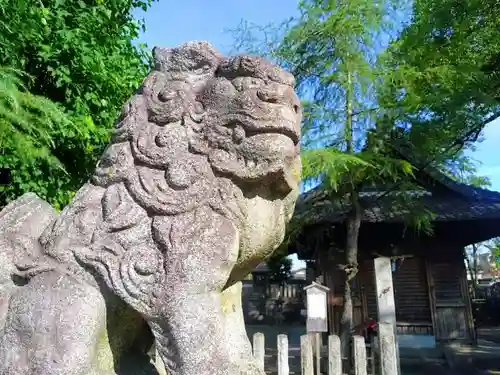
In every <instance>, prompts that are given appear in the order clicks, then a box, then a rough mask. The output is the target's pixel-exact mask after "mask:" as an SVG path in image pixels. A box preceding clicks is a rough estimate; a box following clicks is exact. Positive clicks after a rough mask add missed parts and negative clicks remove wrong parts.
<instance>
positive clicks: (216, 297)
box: [151, 285, 264, 375]
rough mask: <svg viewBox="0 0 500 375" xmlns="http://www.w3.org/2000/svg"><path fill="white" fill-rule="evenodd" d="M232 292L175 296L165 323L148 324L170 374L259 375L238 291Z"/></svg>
mask: <svg viewBox="0 0 500 375" xmlns="http://www.w3.org/2000/svg"><path fill="white" fill-rule="evenodd" d="M233 287H234V288H235V290H229V291H228V293H226V292H224V293H206V294H199V295H196V296H195V295H190V296H187V295H184V296H176V298H174V299H173V300H172V304H171V305H169V306H168V311H169V314H168V315H167V316H166V319H164V320H163V322H153V323H152V324H151V326H152V329H153V332H154V335H155V337H156V340H157V341H156V342H157V345H158V351H159V352H160V355H161V356H162V358H163V360H164V362H165V365H166V367H167V373H168V374H169V375H264V372H263V371H261V370H259V369H258V367H257V365H256V363H255V361H254V359H253V356H252V353H251V346H250V342H249V341H248V338H247V337H246V333H245V328H244V326H243V314H242V312H241V302H240V301H239V300H238V298H239V299H241V287H240V286H239V285H235V286H233ZM233 287H232V288H233ZM165 322H167V323H165ZM168 322H170V324H169V323H168Z"/></svg>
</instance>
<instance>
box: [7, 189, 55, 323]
mask: <svg viewBox="0 0 500 375" xmlns="http://www.w3.org/2000/svg"><path fill="white" fill-rule="evenodd" d="M57 215H58V214H57V211H56V210H55V209H54V208H53V207H52V206H51V205H49V204H48V203H47V202H45V201H44V200H43V199H40V198H39V197H38V196H37V195H35V194H33V193H27V194H24V195H23V196H22V197H20V198H18V199H16V200H15V201H13V202H11V203H9V204H8V205H7V206H5V207H4V209H3V210H2V211H0V330H1V329H2V327H3V324H4V319H5V314H6V312H7V308H8V301H9V297H10V294H11V293H12V291H13V289H14V288H15V287H16V286H17V284H18V283H17V281H16V277H15V275H17V274H18V271H19V269H18V265H20V264H26V263H29V262H35V260H36V259H37V258H39V257H40V256H41V255H42V247H41V245H40V243H39V241H38V239H39V238H40V236H41V235H42V233H43V231H44V230H45V228H47V226H49V225H50V224H51V223H52V222H53V221H54V220H55V219H56V218H57Z"/></svg>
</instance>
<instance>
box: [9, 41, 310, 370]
mask: <svg viewBox="0 0 500 375" xmlns="http://www.w3.org/2000/svg"><path fill="white" fill-rule="evenodd" d="M153 54H154V61H155V67H154V69H153V71H152V72H151V73H150V74H149V76H148V77H147V78H146V79H145V81H144V82H143V84H142V86H141V88H140V89H139V91H138V92H137V93H136V94H135V95H134V96H133V97H132V98H131V99H130V101H129V102H128V103H127V104H126V105H125V107H124V109H123V113H122V115H121V117H120V119H119V121H118V123H117V125H116V131H115V133H114V135H113V137H112V140H111V143H110V145H109V146H108V148H107V149H106V151H105V152H104V155H103V156H102V158H101V160H100V161H99V163H98V165H97V167H96V170H95V173H94V175H93V176H92V178H91V180H90V181H89V182H88V183H87V184H85V185H84V186H83V187H82V188H81V189H80V190H79V191H78V193H77V194H76V196H75V197H74V199H73V201H72V202H71V203H70V204H69V205H68V206H67V207H66V208H65V209H64V211H63V212H62V213H61V214H60V215H57V213H56V212H55V211H54V210H53V209H52V208H51V207H50V206H48V205H47V204H46V203H45V202H43V201H41V200H40V199H39V198H38V197H36V196H35V195H33V194H26V195H25V196H23V197H21V198H19V199H18V200H16V201H14V202H13V203H11V204H9V205H8V206H7V207H5V209H4V210H3V211H2V212H1V213H0V238H1V240H0V269H1V270H2V271H3V272H2V274H1V275H0V277H1V279H0V282H1V284H0V374H2V375H98V374H99V375H111V374H132V373H134V372H133V370H132V368H133V367H134V366H136V367H141V370H140V371H142V372H141V373H145V372H144V371H146V369H149V370H148V371H150V372H149V373H151V374H155V373H158V372H157V370H155V369H154V368H152V367H151V365H149V363H148V360H147V359H145V358H147V357H146V355H145V354H146V351H147V350H148V349H149V346H151V343H152V342H153V340H152V337H154V339H155V342H156V346H157V350H158V352H159V354H160V356H161V359H162V360H163V363H164V365H165V367H166V368H167V372H168V374H169V375H177V374H178V375H223V374H224V375H225V374H228V375H229V374H231V375H235V374H248V375H251V374H263V371H262V370H260V369H258V368H257V366H256V365H255V363H254V360H253V358H252V355H251V350H250V343H249V342H248V339H247V338H246V334H245V327H244V322H243V314H242V310H241V284H240V283H239V281H240V280H241V279H242V278H243V277H244V276H246V275H247V274H248V272H250V271H251V270H252V269H253V268H254V267H255V266H256V265H257V264H259V263H260V262H261V261H262V260H263V259H265V258H266V257H267V256H268V255H270V254H271V252H272V251H273V250H274V249H275V248H276V247H277V246H278V245H279V244H280V243H281V241H282V240H283V236H284V231H285V225H286V222H287V221H288V220H289V219H290V217H291V215H292V213H293V208H294V205H295V201H296V199H297V196H298V184H299V180H300V158H299V141H300V121H301V113H300V102H299V99H298V98H297V96H296V94H295V92H294V90H293V85H294V79H293V77H292V75H290V74H289V73H287V72H285V71H283V70H282V69H280V68H278V67H276V66H274V65H272V64H270V63H269V62H267V61H266V60H263V59H261V58H258V57H251V56H237V57H234V58H227V57H224V56H222V55H220V54H219V53H218V52H217V51H216V50H215V49H214V48H213V47H211V46H210V45H209V44H207V43H205V42H193V43H187V44H184V45H182V46H181V47H179V48H173V49H161V48H155V49H154V51H153ZM151 334H152V335H151ZM132 363H133V364H132ZM148 366H149V367H148ZM159 371H160V373H161V369H160V370H159Z"/></svg>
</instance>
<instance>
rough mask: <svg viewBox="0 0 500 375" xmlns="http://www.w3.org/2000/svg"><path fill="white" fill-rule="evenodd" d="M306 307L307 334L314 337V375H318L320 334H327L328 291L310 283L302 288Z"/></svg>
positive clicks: (323, 287)
mask: <svg viewBox="0 0 500 375" xmlns="http://www.w3.org/2000/svg"><path fill="white" fill-rule="evenodd" d="M304 290H305V291H306V301H307V303H306V306H307V322H306V329H307V333H308V334H310V335H311V336H315V345H314V346H315V349H316V350H315V353H316V366H315V367H316V375H320V374H321V371H320V363H321V333H322V332H328V309H327V293H328V291H329V290H330V289H329V288H327V287H326V286H324V285H321V284H319V283H316V282H314V281H313V282H312V283H311V284H310V285H308V286H306V287H305V288H304Z"/></svg>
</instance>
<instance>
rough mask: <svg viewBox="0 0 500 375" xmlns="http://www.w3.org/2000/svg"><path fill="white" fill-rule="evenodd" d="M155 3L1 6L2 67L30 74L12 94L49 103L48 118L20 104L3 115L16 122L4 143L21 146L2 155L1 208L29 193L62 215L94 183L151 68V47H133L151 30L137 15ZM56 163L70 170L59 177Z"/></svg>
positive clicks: (56, 1)
mask: <svg viewBox="0 0 500 375" xmlns="http://www.w3.org/2000/svg"><path fill="white" fill-rule="evenodd" d="M152 1H154V0H113V1H93V2H88V1H70V0H48V1H43V2H42V1H27V0H22V1H17V0H16V1H14V0H3V1H1V2H0V51H1V52H2V53H1V54H0V66H4V67H12V68H14V69H16V70H18V71H20V72H22V73H23V74H22V75H21V76H18V77H17V78H16V79H17V83H19V84H22V86H23V87H22V88H21V86H19V85H17V87H18V88H20V89H21V90H20V91H8V92H16V93H22V95H21V97H22V98H32V97H33V98H38V99H37V101H35V102H33V103H41V102H40V100H42V99H41V97H44V98H46V100H45V102H44V103H43V109H45V112H43V111H38V112H36V113H34V112H33V111H31V112H29V113H30V114H32V115H33V117H32V118H29V119H27V118H26V112H22V110H21V109H22V106H17V105H16V103H15V102H9V103H10V104H9V106H8V107H4V109H5V108H7V112H5V111H4V112H2V116H3V118H4V119H6V118H8V117H9V116H11V117H12V118H11V120H9V121H6V122H4V123H3V126H10V127H9V130H8V131H3V130H0V131H3V133H2V134H1V135H0V137H2V136H4V135H6V134H13V132H14V131H15V132H16V134H19V136H20V137H21V138H19V139H22V141H21V140H20V141H19V142H10V143H9V145H10V146H9V147H8V148H5V147H4V148H3V149H2V151H3V153H2V154H0V164H1V166H2V168H4V169H7V170H9V171H10V172H11V175H12V183H11V184H10V185H7V186H3V187H2V189H3V192H2V194H0V207H1V206H2V205H3V204H4V203H5V202H6V201H8V200H10V199H14V198H15V197H17V196H19V195H20V194H22V193H24V192H26V191H33V192H36V193H38V194H40V195H41V196H42V197H43V198H46V199H48V200H49V201H50V202H51V203H53V204H54V205H56V206H59V207H62V206H63V205H64V204H65V203H66V202H67V201H68V199H69V198H70V197H71V195H72V193H73V192H74V191H75V189H77V188H78V187H79V186H81V184H82V183H83V182H84V181H85V180H87V179H88V178H89V177H90V172H91V170H92V169H93V168H94V165H95V163H96V160H97V157H98V155H99V154H100V153H101V152H102V150H103V148H104V146H105V144H106V142H107V140H108V139H109V135H110V129H111V128H112V126H113V124H114V121H115V120H116V117H117V115H118V113H119V111H120V109H121V106H122V105H123V103H124V102H125V101H126V100H127V98H128V97H129V96H130V95H131V94H132V93H133V91H134V90H135V89H136V88H137V87H138V85H139V84H140V82H141V80H142V79H143V78H144V77H145V75H146V74H147V72H148V70H149V68H150V57H149V54H148V53H147V52H146V51H145V49H144V47H145V46H144V45H142V46H136V45H135V44H134V42H133V39H134V38H136V37H137V36H138V35H139V32H140V30H141V29H143V27H144V23H143V22H142V21H137V20H135V19H134V18H133V16H132V10H133V8H142V9H143V10H146V9H147V8H148V7H149V6H150V5H151V3H152ZM2 84H4V83H3V81H2ZM8 95H10V94H8ZM16 95H17V94H16ZM9 100H10V99H9ZM30 100H31V99H30ZM49 101H50V102H49ZM54 103H57V108H58V111H59V112H57V111H53V109H54V108H56V106H55V105H54ZM25 104H26V103H25ZM63 112H64V113H65V115H64V116H59V118H57V119H56V118H50V119H49V118H48V117H47V116H46V114H48V113H51V114H52V115H53V116H55V114H58V113H63ZM23 113H24V114H23ZM37 116H41V117H37ZM62 117H64V118H65V119H66V120H63V119H62ZM9 139H11V138H9ZM35 139H36V140H37V141H36V142H35V141H34V140H35ZM27 140H31V141H30V142H31V143H26V142H25V141H27ZM33 142H35V143H33ZM55 161H57V162H59V163H60V166H61V167H63V168H58V169H54V168H53V166H54V165H55V164H54V162H55ZM63 169H64V170H65V171H66V172H64V171H63Z"/></svg>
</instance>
